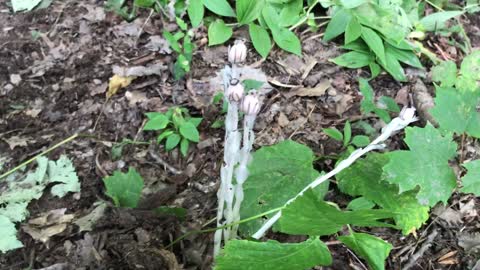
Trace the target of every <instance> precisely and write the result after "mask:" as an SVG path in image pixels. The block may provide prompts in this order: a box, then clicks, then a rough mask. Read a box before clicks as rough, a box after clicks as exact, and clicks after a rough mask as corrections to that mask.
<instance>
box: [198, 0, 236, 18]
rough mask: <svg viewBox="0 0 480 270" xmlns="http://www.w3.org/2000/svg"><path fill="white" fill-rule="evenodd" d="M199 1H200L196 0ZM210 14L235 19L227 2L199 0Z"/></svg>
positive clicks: (222, 0)
mask: <svg viewBox="0 0 480 270" xmlns="http://www.w3.org/2000/svg"><path fill="white" fill-rule="evenodd" d="M197 1H200V0H197ZM201 1H202V2H203V4H204V5H205V7H206V8H208V9H209V10H210V11H211V12H213V13H215V14H217V15H220V16H225V17H236V15H235V11H233V8H232V7H231V6H230V4H229V3H228V2H227V0H201Z"/></svg>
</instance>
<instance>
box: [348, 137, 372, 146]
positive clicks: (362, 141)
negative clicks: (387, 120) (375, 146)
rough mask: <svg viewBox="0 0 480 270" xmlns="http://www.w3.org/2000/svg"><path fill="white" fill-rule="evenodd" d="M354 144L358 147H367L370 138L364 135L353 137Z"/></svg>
mask: <svg viewBox="0 0 480 270" xmlns="http://www.w3.org/2000/svg"><path fill="white" fill-rule="evenodd" d="M352 144H353V145H355V146H356V147H365V146H367V145H369V144H370V138H368V137H367V136H364V135H357V136H354V137H353V139H352Z"/></svg>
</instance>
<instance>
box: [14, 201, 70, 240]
mask: <svg viewBox="0 0 480 270" xmlns="http://www.w3.org/2000/svg"><path fill="white" fill-rule="evenodd" d="M66 210H67V208H61V209H55V210H51V211H49V212H46V213H43V214H41V216H39V217H37V218H34V219H31V220H29V221H28V224H26V225H24V226H22V228H23V230H24V231H25V232H26V233H28V234H29V235H30V236H31V237H32V238H33V239H35V240H38V241H41V242H43V243H46V242H48V240H49V239H50V237H52V236H54V235H57V234H60V233H62V232H63V231H64V230H65V229H66V228H67V224H68V223H70V222H71V221H72V219H73V218H74V217H75V215H73V214H68V215H65V211H66Z"/></svg>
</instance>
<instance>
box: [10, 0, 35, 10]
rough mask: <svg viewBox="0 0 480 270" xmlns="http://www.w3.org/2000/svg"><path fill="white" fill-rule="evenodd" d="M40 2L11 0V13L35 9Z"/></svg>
mask: <svg viewBox="0 0 480 270" xmlns="http://www.w3.org/2000/svg"><path fill="white" fill-rule="evenodd" d="M40 2H42V0H12V8H13V12H18V11H23V10H26V11H30V10H32V9H33V8H34V7H36V6H37V5H38V4H39V3H40Z"/></svg>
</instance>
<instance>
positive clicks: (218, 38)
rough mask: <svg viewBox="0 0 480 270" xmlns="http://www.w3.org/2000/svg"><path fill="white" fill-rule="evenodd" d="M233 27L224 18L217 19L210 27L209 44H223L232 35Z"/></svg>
mask: <svg viewBox="0 0 480 270" xmlns="http://www.w3.org/2000/svg"><path fill="white" fill-rule="evenodd" d="M232 34H233V31H232V28H231V27H229V26H227V25H226V24H225V23H224V22H223V20H221V19H217V20H216V21H214V22H212V23H211V24H210V26H209V27H208V46H213V45H218V44H222V43H224V42H225V41H227V40H228V39H230V37H231V36H232Z"/></svg>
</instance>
